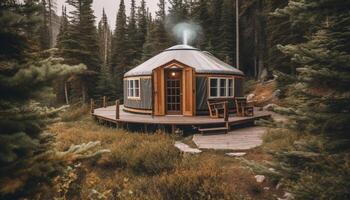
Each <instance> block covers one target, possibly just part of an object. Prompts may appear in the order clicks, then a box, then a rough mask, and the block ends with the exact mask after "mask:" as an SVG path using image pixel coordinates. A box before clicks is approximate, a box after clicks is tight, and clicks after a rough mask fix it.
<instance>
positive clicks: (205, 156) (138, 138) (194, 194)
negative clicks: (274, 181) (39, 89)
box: [48, 116, 273, 200]
mask: <svg viewBox="0 0 350 200" xmlns="http://www.w3.org/2000/svg"><path fill="white" fill-rule="evenodd" d="M50 131H51V132H53V133H56V134H57V142H56V148H58V149H59V150H66V149H68V148H69V146H70V145H72V144H81V143H86V142H90V141H97V140H98V141H101V144H102V147H103V148H107V149H110V150H111V151H112V153H111V154H108V155H104V156H102V157H100V158H98V159H94V160H89V161H84V162H83V163H81V164H80V165H79V163H75V165H72V166H70V167H71V168H73V170H68V171H67V172H66V174H65V175H64V174H63V175H60V176H59V177H58V178H57V179H55V182H54V184H55V186H56V187H55V188H61V189H57V190H54V191H50V194H51V193H52V194H53V195H54V196H55V197H59V199H152V200H153V199H271V197H272V195H273V192H271V191H266V190H264V189H263V187H265V186H269V187H270V185H269V183H264V184H258V183H256V181H255V179H254V174H253V173H252V172H251V171H250V170H249V169H247V168H244V167H243V166H242V165H241V163H240V162H239V161H238V160H236V159H234V158H231V157H228V156H224V154H223V153H222V152H212V151H209V152H204V153H202V154H200V155H184V156H181V155H180V154H179V152H178V150H177V149H175V147H174V145H173V144H174V140H175V137H173V136H170V135H168V134H163V133H160V132H159V133H155V134H142V133H129V132H126V131H124V130H117V129H112V128H107V127H104V126H101V125H98V124H97V123H95V122H94V121H92V120H91V119H90V117H87V116H84V117H81V118H80V120H79V121H69V122H62V123H57V124H54V125H52V126H51V127H50ZM176 139H178V138H176ZM254 155H256V156H254ZM264 156H266V154H265V155H264V154H263V152H262V151H259V152H254V151H252V152H249V153H248V157H251V158H252V159H259V158H261V159H265V157H264ZM72 178H73V179H72ZM71 179H72V180H71ZM67 180H70V181H69V184H67ZM62 188H65V189H66V190H67V191H66V192H65V193H64V195H62V191H61V190H62ZM271 188H272V186H271ZM58 191H61V192H58ZM48 193H49V192H48Z"/></svg>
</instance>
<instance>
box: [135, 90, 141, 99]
mask: <svg viewBox="0 0 350 200" xmlns="http://www.w3.org/2000/svg"><path fill="white" fill-rule="evenodd" d="M135 97H140V89H138V88H136V90H135Z"/></svg>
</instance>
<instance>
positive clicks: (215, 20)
mask: <svg viewBox="0 0 350 200" xmlns="http://www.w3.org/2000/svg"><path fill="white" fill-rule="evenodd" d="M222 5H223V0H211V15H210V16H211V21H212V25H211V38H210V43H211V45H212V47H213V53H214V54H215V55H216V56H218V55H219V53H218V52H219V51H220V41H221V38H220V34H218V33H220V29H221V27H222V25H221V19H222V17H221V15H222Z"/></svg>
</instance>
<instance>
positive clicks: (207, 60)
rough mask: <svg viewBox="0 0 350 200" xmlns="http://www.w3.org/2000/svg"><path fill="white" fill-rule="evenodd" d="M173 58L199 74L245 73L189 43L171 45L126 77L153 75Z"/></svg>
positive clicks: (128, 73)
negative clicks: (155, 70)
mask: <svg viewBox="0 0 350 200" xmlns="http://www.w3.org/2000/svg"><path fill="white" fill-rule="evenodd" d="M172 60H176V61H178V62H180V63H183V64H185V65H188V66H190V67H193V68H194V69H195V71H196V73H197V74H232V75H244V74H243V72H242V71H240V70H238V69H237V68H234V67H232V66H231V65H229V64H227V63H225V62H223V61H221V60H219V59H218V58H216V57H215V56H213V55H212V54H210V53H209V52H205V51H201V50H199V49H196V48H194V47H192V46H189V45H176V46H173V47H170V48H168V49H166V50H164V51H163V52H161V53H159V54H158V55H156V56H154V57H152V58H150V59H149V60H147V61H146V62H144V63H142V64H140V65H139V66H137V67H135V68H133V69H132V70H130V71H128V72H127V73H125V75H124V77H130V76H144V75H152V71H153V70H154V69H156V68H158V67H160V66H162V65H164V64H166V63H168V62H170V61H172Z"/></svg>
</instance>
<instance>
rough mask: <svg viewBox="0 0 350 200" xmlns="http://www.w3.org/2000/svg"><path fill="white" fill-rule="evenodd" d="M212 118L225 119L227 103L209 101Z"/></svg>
mask: <svg viewBox="0 0 350 200" xmlns="http://www.w3.org/2000/svg"><path fill="white" fill-rule="evenodd" d="M207 104H208V108H209V114H210V117H213V118H223V117H224V115H225V101H219V100H216V101H215V100H208V101H207Z"/></svg>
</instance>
